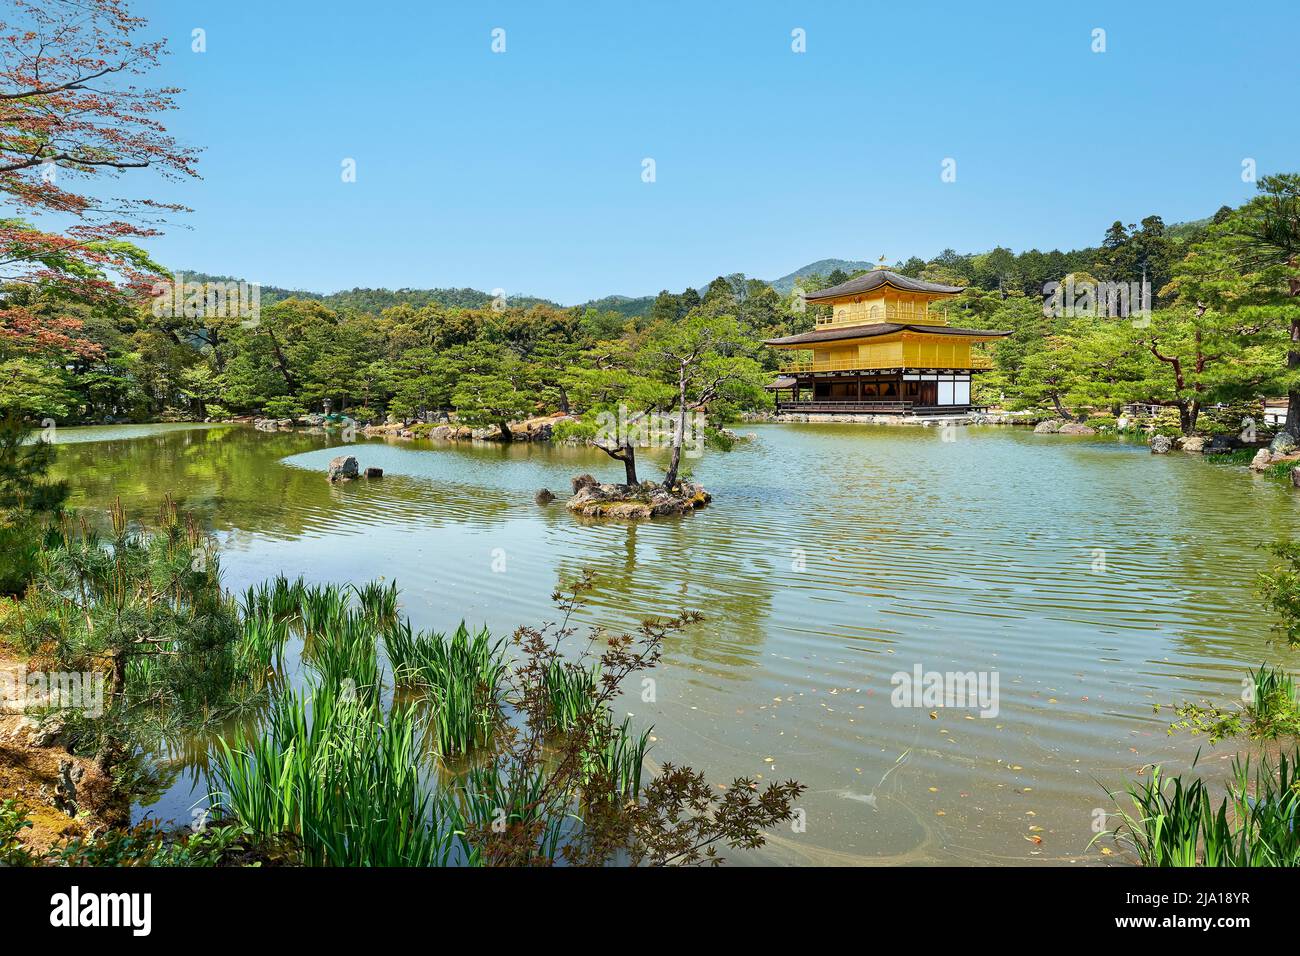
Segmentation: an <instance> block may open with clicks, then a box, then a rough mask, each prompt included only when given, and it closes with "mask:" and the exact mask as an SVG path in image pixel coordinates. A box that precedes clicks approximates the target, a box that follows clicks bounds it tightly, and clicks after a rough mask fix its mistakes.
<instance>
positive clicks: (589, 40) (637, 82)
mask: <svg viewBox="0 0 1300 956" xmlns="http://www.w3.org/2000/svg"><path fill="white" fill-rule="evenodd" d="M588 7H590V8H592V9H587V8H588ZM133 8H134V9H135V10H136V11H138V12H139V13H141V14H143V15H144V16H146V17H148V18H149V20H150V21H151V30H152V31H153V32H155V33H156V34H158V35H163V36H166V37H168V38H169V39H170V41H171V43H170V46H171V49H172V51H173V52H172V54H171V56H170V57H168V59H167V63H166V66H165V68H164V73H165V79H166V81H167V82H174V83H176V84H177V85H179V86H182V87H184V88H185V92H184V94H183V95H182V96H181V97H180V103H181V109H180V111H178V112H176V113H173V114H171V119H170V121H169V122H170V125H171V128H172V130H173V132H174V133H176V134H177V135H178V137H179V138H180V139H181V140H182V141H184V142H186V143H189V144H193V145H196V146H201V147H204V149H205V152H204V154H203V157H202V159H201V161H200V171H201V173H202V176H203V180H202V181H201V182H195V181H188V182H184V183H180V184H176V185H168V186H166V187H165V189H164V190H162V192H163V194H164V195H165V196H166V197H167V198H170V199H174V200H177V201H180V202H183V203H185V204H187V205H189V206H191V207H193V209H194V210H195V211H194V213H192V214H191V215H188V216H186V217H184V219H183V221H184V223H185V225H186V226H187V227H188V228H172V229H170V230H169V231H168V234H167V235H166V236H165V237H164V238H161V239H158V240H155V241H153V242H152V243H151V245H150V248H151V250H152V251H153V252H154V253H155V254H156V256H158V257H159V258H160V259H161V260H162V261H163V262H165V263H167V264H168V265H172V266H178V267H184V268H191V269H202V270H205V271H210V272H221V273H226V274H232V275H239V276H245V277H247V278H250V279H253V280H255V281H260V282H262V283H265V284H270V285H281V286H290V287H297V288H306V289H311V290H315V291H320V292H329V291H334V290H337V289H343V288H351V287H353V286H387V287H393V288H396V287H403V286H405V287H419V288H426V287H435V286H473V287H476V288H480V289H493V288H503V289H505V290H506V291H507V292H508V293H510V294H524V293H527V294H533V295H540V296H545V297H548V298H552V299H556V300H557V301H560V302H564V303H566V304H567V303H574V302H579V301H584V300H586V299H588V298H592V297H597V296H601V295H606V294H610V293H622V294H628V295H643V294H651V293H654V292H657V291H658V290H659V289H661V288H669V289H673V290H679V289H681V288H683V287H684V286H686V285H696V284H699V283H701V282H704V281H707V280H708V279H709V278H711V277H712V276H714V275H717V274H720V273H729V272H744V273H746V274H749V275H754V276H758V277H761V278H766V279H773V278H776V277H778V276H780V275H783V274H785V273H787V272H789V271H791V270H792V269H794V268H796V267H798V266H800V265H803V264H804V263H807V262H810V261H812V260H815V259H820V258H825V257H839V258H859V259H872V260H874V259H875V258H877V257H878V256H881V255H884V256H887V257H888V259H889V260H890V261H893V260H895V259H898V258H906V257H907V256H910V255H920V256H924V257H928V256H931V255H934V254H935V253H937V252H939V251H940V250H941V249H943V248H945V247H952V248H955V249H957V250H959V251H963V252H973V251H980V250H984V249H988V248H991V247H993V246H995V245H1007V246H1010V247H1012V248H1014V249H1016V250H1021V249H1026V248H1030V247H1038V248H1041V249H1050V248H1054V247H1055V248H1071V247H1077V246H1081V245H1090V244H1095V243H1096V242H1098V241H1099V240H1100V238H1101V235H1102V233H1103V231H1104V230H1105V228H1106V226H1107V225H1109V224H1110V223H1111V222H1112V221H1114V220H1115V219H1122V220H1124V221H1125V222H1131V221H1137V220H1138V219H1140V218H1142V217H1143V216H1146V215H1148V214H1151V213H1158V214H1160V215H1162V216H1164V218H1165V220H1166V221H1167V222H1174V221H1179V220H1184V219H1191V218H1196V217H1199V216H1203V215H1206V214H1208V213H1211V212H1213V210H1214V209H1216V208H1217V207H1218V206H1220V205H1222V204H1224V203H1237V202H1240V201H1242V200H1244V199H1245V198H1246V197H1247V196H1248V195H1249V194H1250V192H1251V188H1252V187H1251V186H1250V184H1248V183H1244V182H1242V178H1241V163H1242V160H1243V159H1245V158H1253V159H1255V160H1256V162H1257V163H1258V168H1259V171H1260V173H1261V174H1264V173H1268V172H1276V171H1283V170H1300V149H1298V148H1297V146H1298V145H1300V142H1298V141H1300V128H1297V125H1296V123H1295V121H1294V116H1293V115H1292V113H1293V111H1292V109H1291V107H1290V100H1291V99H1292V98H1293V95H1294V92H1295V90H1296V89H1297V88H1298V84H1297V80H1298V79H1300V76H1298V74H1300V65H1298V62H1300V61H1297V58H1296V57H1295V56H1294V52H1293V49H1292V44H1293V41H1294V37H1295V35H1296V33H1297V30H1298V29H1300V5H1298V4H1295V3H1290V2H1288V3H1280V2H1279V3H1260V4H1256V5H1252V7H1251V8H1250V11H1251V12H1249V13H1247V12H1246V8H1244V7H1232V6H1230V5H1226V4H1220V3H1214V4H1211V3H1200V2H1191V3H1188V2H1184V3H1137V2H1131V0H1130V2H1126V3H1094V2H1090V3H1055V2H1052V3H1048V2H1042V0H1039V2H1025V3H1018V2H1007V3H1001V4H996V5H994V4H957V3H938V2H925V0H921V2H914V3H912V4H908V5H899V4H884V3H867V2H857V3H847V2H846V3H838V2H803V3H767V2H757V0H750V2H745V3H716V4H705V3H674V2H656V3H653V4H641V3H608V4H579V3H561V2H543V0H531V2H523V3H471V2H462V3H444V2H429V0H425V2H414V0H386V2H382V3H379V2H372V3H361V2H356V0H262V2H257V3H252V2H246V0H222V2H216V0H136V2H135V3H134V4H133ZM195 28H202V29H203V30H204V31H206V42H207V51H206V52H204V53H194V52H192V51H191V49H190V46H191V31H192V30H193V29H195ZM494 28H502V29H504V30H505V41H506V51H505V52H504V53H499V54H497V53H493V52H492V49H491V44H492V31H493V29H494ZM796 28H799V29H802V30H804V31H806V45H807V50H806V52H804V53H795V52H793V51H792V49H791V44H792V38H791V31H792V30H794V29H796ZM1095 28H1102V29H1104V30H1105V31H1106V52H1104V53H1094V52H1092V49H1091V47H1092V43H1093V38H1092V31H1093V30H1094V29H1095ZM346 158H351V159H354V160H355V161H356V169H357V179H356V182H354V183H344V182H342V181H341V176H340V173H341V163H342V162H343V160H344V159H346ZM646 158H652V159H653V160H654V161H655V182H653V183H646V182H643V181H642V161H643V160H644V159H646ZM947 158H952V159H954V160H956V171H957V177H956V181H955V182H950V183H945V182H942V181H941V177H940V172H941V164H942V163H943V161H944V160H945V159H947ZM136 192H138V190H137V191H136Z"/></svg>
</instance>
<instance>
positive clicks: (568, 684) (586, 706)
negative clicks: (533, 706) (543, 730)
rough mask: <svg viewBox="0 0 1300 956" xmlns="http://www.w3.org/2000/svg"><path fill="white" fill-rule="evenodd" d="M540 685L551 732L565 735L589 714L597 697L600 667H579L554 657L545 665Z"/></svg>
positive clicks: (595, 665) (597, 665) (598, 694)
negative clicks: (547, 708) (544, 691)
mask: <svg viewBox="0 0 1300 956" xmlns="http://www.w3.org/2000/svg"><path fill="white" fill-rule="evenodd" d="M543 681H544V683H545V686H546V694H547V698H548V700H549V704H550V723H551V728H552V729H554V730H558V731H561V732H568V731H570V730H573V729H575V728H576V727H578V726H579V725H580V724H581V722H582V721H583V718H584V717H586V716H587V715H588V714H590V713H591V710H592V707H593V701H595V700H597V699H598V698H599V696H600V693H599V687H600V665H599V663H597V664H594V665H592V666H591V667H583V666H581V665H579V664H574V663H572V662H569V661H565V660H564V659H563V658H560V657H555V658H552V659H551V660H550V661H548V662H547V664H546V670H545V672H544V674H543Z"/></svg>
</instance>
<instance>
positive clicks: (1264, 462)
mask: <svg viewBox="0 0 1300 956" xmlns="http://www.w3.org/2000/svg"><path fill="white" fill-rule="evenodd" d="M1272 460H1273V455H1272V453H1271V452H1270V451H1269V450H1268V449H1267V448H1261V449H1260V450H1259V451H1257V452H1255V457H1254V458H1252V459H1251V460H1250V470H1251V471H1263V470H1264V469H1265V468H1267V467H1268V465H1269V462H1271V461H1272Z"/></svg>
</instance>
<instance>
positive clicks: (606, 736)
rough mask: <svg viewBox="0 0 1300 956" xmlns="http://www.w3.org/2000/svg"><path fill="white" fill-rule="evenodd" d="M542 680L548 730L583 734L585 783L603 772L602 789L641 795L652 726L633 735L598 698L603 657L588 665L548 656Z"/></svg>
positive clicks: (627, 722)
mask: <svg viewBox="0 0 1300 956" xmlns="http://www.w3.org/2000/svg"><path fill="white" fill-rule="evenodd" d="M542 680H543V685H544V688H545V693H546V697H547V704H548V714H547V716H548V724H549V729H550V730H552V731H554V732H558V733H571V732H575V731H576V732H578V733H582V734H584V735H585V738H586V739H585V740H584V741H583V742H582V744H581V755H580V760H581V766H582V769H581V781H582V783H583V785H584V786H585V785H588V784H590V783H592V782H593V781H595V780H596V779H597V778H598V777H599V778H601V782H602V787H603V789H606V790H607V791H610V792H611V793H612V795H614V796H617V797H620V798H630V797H634V796H635V795H636V794H638V793H639V792H640V791H641V769H642V766H643V764H644V761H645V755H646V751H647V750H648V749H649V740H650V729H647V730H645V731H644V732H643V733H642V734H641V735H640V736H639V737H634V736H633V735H632V733H631V730H630V729H629V728H630V721H629V720H626V719H625V720H624V721H623V723H622V724H621V725H619V726H615V725H614V722H613V720H612V719H611V718H610V715H609V708H608V707H607V706H605V705H604V704H603V703H601V702H600V701H601V692H600V664H599V662H597V663H596V664H593V665H592V666H590V667H584V666H582V665H580V664H575V663H572V662H570V661H565V660H564V659H563V658H560V657H555V658H552V659H550V660H549V661H547V663H546V666H545V670H544V671H543V677H542Z"/></svg>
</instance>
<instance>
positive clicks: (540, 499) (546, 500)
mask: <svg viewBox="0 0 1300 956" xmlns="http://www.w3.org/2000/svg"><path fill="white" fill-rule="evenodd" d="M533 500H534V501H536V502H537V503H538V504H539V505H549V504H550V503H551V502H552V501H554V500H555V495H553V494H552V493H551V489H549V488H543V489H542V490H541V491H539V492H537V494H535V495H534V496H533Z"/></svg>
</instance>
